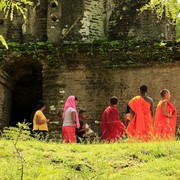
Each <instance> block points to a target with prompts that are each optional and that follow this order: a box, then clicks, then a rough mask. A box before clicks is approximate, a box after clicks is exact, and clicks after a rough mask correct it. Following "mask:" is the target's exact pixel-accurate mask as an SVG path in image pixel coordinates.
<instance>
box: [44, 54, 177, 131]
mask: <svg viewBox="0 0 180 180" xmlns="http://www.w3.org/2000/svg"><path fill="white" fill-rule="evenodd" d="M60 61H61V60H60ZM70 62H71V63H70ZM70 62H67V63H65V64H63V65H61V66H60V67H59V68H58V69H56V70H53V69H48V68H47V69H45V70H44V72H43V74H44V78H43V79H44V91H43V92H44V94H43V95H44V99H45V100H46V101H47V103H48V107H49V108H48V110H47V113H48V116H49V117H50V118H51V120H52V121H59V122H60V124H62V118H61V115H62V114H61V113H62V108H63V105H64V103H65V99H66V98H67V97H68V96H69V95H76V96H77V97H78V106H79V108H84V109H86V110H87V115H88V117H87V120H88V121H89V123H90V124H91V125H92V127H93V128H94V129H95V130H96V131H97V132H98V131H99V125H97V124H95V121H100V119H101V115H102V112H103V110H104V109H105V108H106V106H108V104H109V99H110V97H111V96H113V95H116V96H117V97H118V98H119V111H120V116H121V119H122V120H123V117H124V114H125V110H126V105H127V103H128V102H129V100H130V99H131V98H132V97H134V96H135V95H137V94H138V89H139V86H140V85H142V84H147V85H148V86H149V96H151V97H152V98H153V99H154V103H155V106H156V105H157V103H158V101H159V100H160V99H161V98H160V95H159V92H160V90H161V89H163V88H168V89H169V90H170V91H171V94H172V99H171V101H172V103H173V104H174V105H175V106H176V107H177V110H178V121H179V123H180V113H179V112H180V104H179V103H178V102H179V101H180V94H179V92H180V84H179V82H180V63H169V64H151V65H138V66H137V65H135V66H129V67H122V66H114V67H107V66H106V65H105V62H104V61H103V60H102V61H101V60H99V59H98V57H93V58H90V57H88V56H86V55H85V56H83V55H82V54H81V55H80V56H78V57H77V58H76V59H73V61H70ZM60 128H61V126H60V125H57V124H55V125H51V126H50V129H51V130H55V129H56V130H57V129H58V130H60Z"/></svg>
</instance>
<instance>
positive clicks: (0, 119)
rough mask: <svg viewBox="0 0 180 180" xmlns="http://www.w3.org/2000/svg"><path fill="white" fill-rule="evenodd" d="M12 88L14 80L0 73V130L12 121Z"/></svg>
mask: <svg viewBox="0 0 180 180" xmlns="http://www.w3.org/2000/svg"><path fill="white" fill-rule="evenodd" d="M12 87H13V81H12V78H10V77H9V76H8V75H7V74H6V73H4V72H1V71H0V128H1V127H3V126H8V125H9V123H10V120H11V104H12V99H11V98H12Z"/></svg>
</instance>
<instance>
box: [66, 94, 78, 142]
mask: <svg viewBox="0 0 180 180" xmlns="http://www.w3.org/2000/svg"><path fill="white" fill-rule="evenodd" d="M76 101H77V98H76V97H75V96H69V97H68V98H67V100H66V103H65V106H64V112H63V126H62V136H63V140H64V141H65V142H66V143H76V133H75V129H76V128H79V126H80V124H79V118H78V113H77V110H76V103H77V102H76Z"/></svg>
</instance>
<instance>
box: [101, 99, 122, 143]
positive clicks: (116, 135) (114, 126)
mask: <svg viewBox="0 0 180 180" xmlns="http://www.w3.org/2000/svg"><path fill="white" fill-rule="evenodd" d="M110 103H111V104H110V106H108V107H107V108H106V109H105V110H104V112H103V115H102V119H101V124H100V128H101V139H102V140H103V141H106V142H115V141H119V140H120V139H121V138H122V136H123V134H124V133H125V126H124V124H123V123H122V122H121V120H120V117H119V113H118V109H117V104H118V99H117V97H115V96H113V97H112V98H111V99H110Z"/></svg>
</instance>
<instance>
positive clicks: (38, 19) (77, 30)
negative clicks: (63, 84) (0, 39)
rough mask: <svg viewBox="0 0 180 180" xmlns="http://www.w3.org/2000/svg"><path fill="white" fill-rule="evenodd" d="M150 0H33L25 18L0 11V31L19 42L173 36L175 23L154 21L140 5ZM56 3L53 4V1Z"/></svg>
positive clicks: (165, 20) (170, 37)
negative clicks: (10, 15) (7, 18)
mask: <svg viewBox="0 0 180 180" xmlns="http://www.w3.org/2000/svg"><path fill="white" fill-rule="evenodd" d="M148 1H149V0H142V2H135V1H134V0H128V1H119V0H68V1H65V0H63V1H62V0H52V1H51V0H38V1H37V0H33V2H34V5H33V6H31V7H28V11H27V13H26V17H27V19H26V21H24V20H23V19H22V16H21V15H20V13H15V14H14V19H13V21H8V20H5V19H3V17H2V15H0V21H2V20H3V21H5V22H4V23H3V24H2V23H0V32H2V34H3V35H4V36H6V39H11V40H14V41H18V42H27V41H46V40H47V39H48V41H50V42H52V43H55V44H58V43H60V42H61V41H62V40H64V41H86V42H89V41H93V40H98V39H99V40H102V39H113V40H117V39H121V40H122V39H129V38H130V39H131V38H134V39H156V40H157V39H160V40H174V39H175V36H176V33H175V31H176V30H175V26H173V25H172V24H170V23H169V21H168V20H167V18H162V20H161V21H160V22H158V23H157V18H156V15H155V13H152V12H149V11H148V12H144V13H141V14H139V12H138V11H137V9H139V8H141V7H142V6H143V5H144V4H146V3H147V2H148ZM52 3H55V4H56V5H52Z"/></svg>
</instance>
